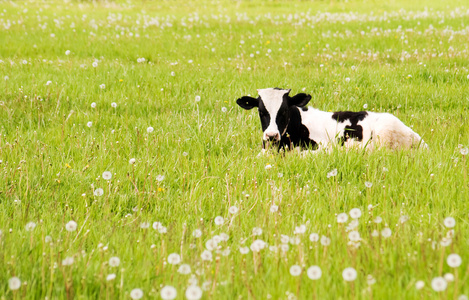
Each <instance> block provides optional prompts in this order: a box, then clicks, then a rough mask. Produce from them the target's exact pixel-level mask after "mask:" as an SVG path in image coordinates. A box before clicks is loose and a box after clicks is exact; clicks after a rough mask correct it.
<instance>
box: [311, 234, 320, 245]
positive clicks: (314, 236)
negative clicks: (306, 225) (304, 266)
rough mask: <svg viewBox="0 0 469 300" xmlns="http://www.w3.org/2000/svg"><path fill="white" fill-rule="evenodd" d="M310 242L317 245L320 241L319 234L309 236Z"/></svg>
mask: <svg viewBox="0 0 469 300" xmlns="http://www.w3.org/2000/svg"><path fill="white" fill-rule="evenodd" d="M309 240H310V241H311V242H313V243H316V242H317V241H319V234H317V233H311V234H310V235H309Z"/></svg>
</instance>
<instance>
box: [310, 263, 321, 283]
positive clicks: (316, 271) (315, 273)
mask: <svg viewBox="0 0 469 300" xmlns="http://www.w3.org/2000/svg"><path fill="white" fill-rule="evenodd" d="M306 274H307V275H308V278H309V279H311V280H318V279H319V278H321V276H322V271H321V268H320V267H318V266H311V267H309V268H308V270H307V271H306Z"/></svg>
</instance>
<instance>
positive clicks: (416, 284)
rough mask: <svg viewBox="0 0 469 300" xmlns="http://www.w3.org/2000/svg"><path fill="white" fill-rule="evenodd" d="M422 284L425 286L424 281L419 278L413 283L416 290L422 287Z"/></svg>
mask: <svg viewBox="0 0 469 300" xmlns="http://www.w3.org/2000/svg"><path fill="white" fill-rule="evenodd" d="M424 286H425V282H424V281H422V280H419V281H417V282H416V283H415V288H416V289H417V290H421V289H423V287H424Z"/></svg>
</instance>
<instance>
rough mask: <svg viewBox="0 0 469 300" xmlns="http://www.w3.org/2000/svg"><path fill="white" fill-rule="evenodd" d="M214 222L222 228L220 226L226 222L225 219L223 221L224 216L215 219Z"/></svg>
mask: <svg viewBox="0 0 469 300" xmlns="http://www.w3.org/2000/svg"><path fill="white" fill-rule="evenodd" d="M214 222H215V225H217V226H220V225H223V223H224V222H225V219H223V217H222V216H217V217H215V220H214Z"/></svg>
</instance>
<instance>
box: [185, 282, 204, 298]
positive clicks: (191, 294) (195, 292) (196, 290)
mask: <svg viewBox="0 0 469 300" xmlns="http://www.w3.org/2000/svg"><path fill="white" fill-rule="evenodd" d="M186 298H187V300H199V299H200V298H202V289H201V288H200V287H198V286H196V285H191V286H189V287H188V288H187V289H186Z"/></svg>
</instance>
